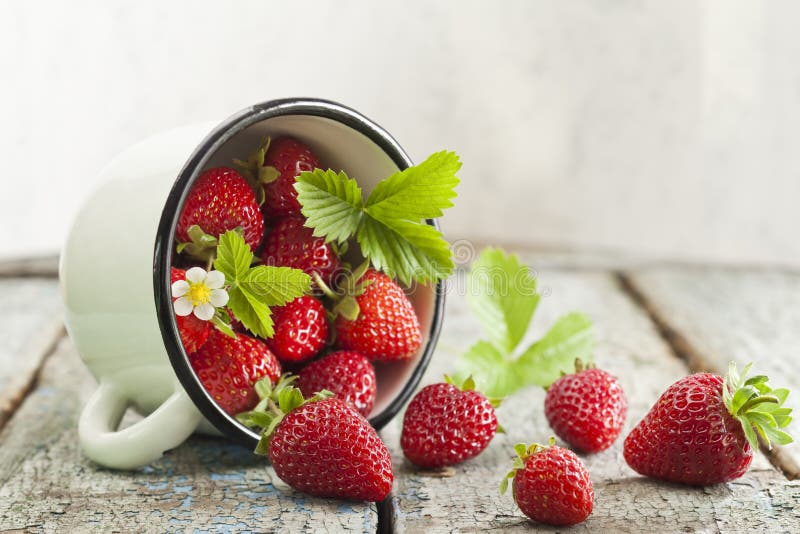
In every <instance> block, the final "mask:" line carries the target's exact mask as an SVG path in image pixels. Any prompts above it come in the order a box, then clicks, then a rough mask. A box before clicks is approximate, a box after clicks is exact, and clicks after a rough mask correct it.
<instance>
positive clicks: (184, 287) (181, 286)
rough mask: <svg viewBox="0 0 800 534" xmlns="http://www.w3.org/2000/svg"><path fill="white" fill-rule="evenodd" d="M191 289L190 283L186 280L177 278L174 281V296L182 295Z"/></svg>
mask: <svg viewBox="0 0 800 534" xmlns="http://www.w3.org/2000/svg"><path fill="white" fill-rule="evenodd" d="M188 291H189V283H188V282H187V281H186V280H176V281H175V282H173V283H172V296H173V297H182V296H184V295H185V294H186V293H187V292H188Z"/></svg>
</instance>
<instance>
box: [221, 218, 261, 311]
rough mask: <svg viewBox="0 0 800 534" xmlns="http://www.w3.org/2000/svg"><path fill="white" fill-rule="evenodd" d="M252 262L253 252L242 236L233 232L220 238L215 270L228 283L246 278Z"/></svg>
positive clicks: (228, 232)
mask: <svg viewBox="0 0 800 534" xmlns="http://www.w3.org/2000/svg"><path fill="white" fill-rule="evenodd" d="M252 261H253V252H252V251H251V250H250V245H248V244H247V242H245V240H244V237H242V235H241V234H239V233H238V232H235V231H232V230H231V231H227V232H225V233H224V234H222V235H221V236H220V237H219V245H218V246H217V258H216V259H215V260H214V268H215V269H216V270H218V271H219V272H221V273H222V274H224V275H225V280H226V282H227V283H234V282H236V281H237V280H241V279H242V278H244V276H245V275H246V274H247V272H248V271H249V270H250V263H252ZM234 313H235V312H234Z"/></svg>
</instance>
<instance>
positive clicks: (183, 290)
mask: <svg viewBox="0 0 800 534" xmlns="http://www.w3.org/2000/svg"><path fill="white" fill-rule="evenodd" d="M223 285H225V275H224V274H222V273H221V272H219V271H210V272H206V271H205V269H201V268H200V267H192V268H191V269H189V270H188V271H186V279H185V280H176V281H175V282H173V283H172V297H173V298H175V302H174V303H173V307H174V308H175V314H176V315H180V316H181V317H185V316H187V315H189V314H191V313H192V312H194V315H195V317H197V318H198V319H200V320H203V321H210V320H211V318H212V317H214V312H215V310H216V308H220V307H222V306H225V305H226V304H227V303H228V292H227V291H225V290H224V289H222V286H223ZM176 297H177V298H176Z"/></svg>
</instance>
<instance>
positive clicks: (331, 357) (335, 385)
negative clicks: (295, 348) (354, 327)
mask: <svg viewBox="0 0 800 534" xmlns="http://www.w3.org/2000/svg"><path fill="white" fill-rule="evenodd" d="M297 387H298V388H300V391H301V392H302V393H303V395H305V396H306V397H310V396H312V395H314V394H315V393H318V392H320V391H323V390H328V391H330V392H332V393H333V394H334V395H335V396H336V397H337V398H339V399H342V400H343V401H344V402H346V403H348V404H350V405H352V406H353V407H354V408H355V409H356V410H358V411H359V413H361V415H363V416H364V417H366V416H368V415H369V413H370V412H371V411H372V406H373V404H375V393H376V379H375V369H374V368H373V367H372V364H371V363H370V361H369V359H367V358H366V357H365V356H364V355H363V354H361V353H360V352H356V351H354V350H340V351H337V352H332V353H330V354H328V355H327V356H324V357H323V358H321V359H319V360H317V361H315V362H311V363H309V364H308V365H306V366H305V367H303V369H302V370H301V371H300V373H299V375H298V378H297Z"/></svg>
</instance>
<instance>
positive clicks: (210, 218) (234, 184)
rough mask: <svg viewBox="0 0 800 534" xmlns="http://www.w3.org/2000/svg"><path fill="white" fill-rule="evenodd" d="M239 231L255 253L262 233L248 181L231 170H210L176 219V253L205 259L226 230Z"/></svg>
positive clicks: (262, 221)
mask: <svg viewBox="0 0 800 534" xmlns="http://www.w3.org/2000/svg"><path fill="white" fill-rule="evenodd" d="M236 228H241V229H242V231H243V235H244V239H245V241H246V242H247V244H248V245H250V249H251V250H255V249H256V248H257V247H258V245H259V243H261V238H262V236H263V234H264V217H263V216H262V215H261V211H260V210H259V207H258V203H257V202H256V197H255V194H254V193H253V190H252V189H251V187H250V186H249V185H248V183H247V180H245V179H244V177H243V176H242V175H241V174H239V173H238V172H236V171H235V170H233V169H230V168H228V167H217V168H213V169H209V170H207V171H205V172H203V174H201V175H200V177H199V178H198V179H197V181H196V182H195V183H194V185H193V186H192V189H191V191H189V195H188V196H187V197H186V201H185V202H184V203H183V207H182V208H181V214H180V217H179V218H178V226H177V232H176V233H177V238H178V241H180V244H179V246H178V252H186V253H188V254H189V255H191V256H192V257H195V258H197V259H201V260H207V259H208V258H209V256H210V255H211V253H213V251H214V249H215V247H216V245H217V238H219V236H220V235H221V234H224V233H225V232H227V231H228V230H234V229H236Z"/></svg>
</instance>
